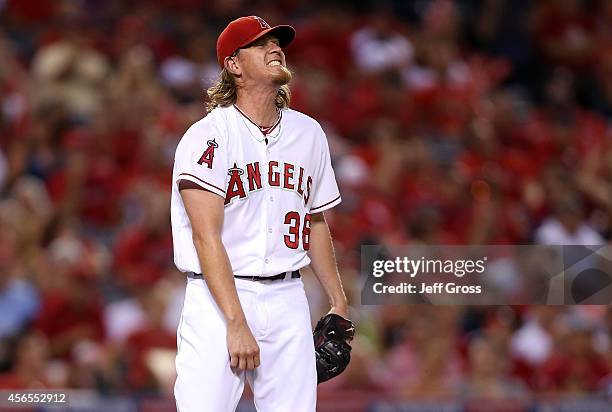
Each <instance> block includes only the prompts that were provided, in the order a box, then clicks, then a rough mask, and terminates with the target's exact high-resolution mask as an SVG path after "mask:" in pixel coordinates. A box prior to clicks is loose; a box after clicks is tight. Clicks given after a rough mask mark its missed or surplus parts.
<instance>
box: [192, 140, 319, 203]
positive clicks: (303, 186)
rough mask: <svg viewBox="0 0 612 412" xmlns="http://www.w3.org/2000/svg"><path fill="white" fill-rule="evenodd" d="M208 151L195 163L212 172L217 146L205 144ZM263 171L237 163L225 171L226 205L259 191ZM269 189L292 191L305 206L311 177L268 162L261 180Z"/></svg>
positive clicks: (300, 169) (256, 164)
mask: <svg viewBox="0 0 612 412" xmlns="http://www.w3.org/2000/svg"><path fill="white" fill-rule="evenodd" d="M207 144H208V147H207V148H206V150H205V151H204V153H203V154H202V156H201V157H200V160H198V162H197V163H198V164H199V165H206V167H208V168H209V169H212V165H213V160H214V156H215V149H216V148H218V147H219V144H218V143H217V142H216V141H215V140H214V139H213V140H208V141H207ZM261 170H262V167H261V166H260V163H259V162H252V163H247V164H246V165H245V166H244V167H242V168H241V167H238V165H237V164H236V162H234V164H233V166H232V167H231V168H229V169H228V171H227V174H228V175H229V182H228V184H227V191H226V194H225V204H226V205H227V204H229V203H231V202H232V201H233V200H234V199H245V198H247V197H248V194H249V193H251V192H255V191H258V190H261V189H262V188H263V185H262V172H261ZM264 179H267V180H266V181H267V182H268V185H269V186H270V187H272V188H273V187H278V188H282V189H286V190H290V191H294V192H295V194H296V195H297V196H299V197H300V198H302V199H303V201H304V205H306V204H307V203H308V200H309V199H310V192H311V189H312V176H310V175H308V174H307V173H306V170H305V169H304V168H303V167H302V166H296V165H293V164H291V163H287V162H278V161H276V160H270V161H269V162H268V165H267V173H266V176H264Z"/></svg>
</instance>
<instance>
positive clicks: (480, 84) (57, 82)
mask: <svg viewBox="0 0 612 412" xmlns="http://www.w3.org/2000/svg"><path fill="white" fill-rule="evenodd" d="M248 14H257V15H259V16H262V17H263V18H264V19H266V20H267V21H268V22H269V23H270V24H280V23H289V24H292V25H294V26H295V28H296V30H297V33H298V35H297V38H296V40H295V41H294V43H292V44H291V45H290V46H289V47H288V48H287V49H286V55H287V59H288V63H289V65H290V67H291V69H292V71H293V72H294V73H295V76H294V81H293V82H292V85H291V88H292V92H293V100H292V107H293V108H294V109H297V110H300V111H303V112H305V113H307V114H309V115H311V116H312V117H314V118H315V119H317V120H318V121H319V122H320V123H321V124H322V126H323V127H324V129H325V131H326V133H327V136H328V139H329V143H330V148H331V152H332V157H333V162H334V168H335V171H336V176H337V179H338V182H339V184H340V187H341V193H342V197H343V203H342V204H341V205H340V206H338V207H337V208H335V209H333V210H332V211H330V212H329V213H328V216H327V217H328V221H329V223H330V226H331V229H332V233H333V235H334V239H335V245H336V249H337V255H338V260H339V265H340V269H341V273H342V275H343V279H344V282H345V284H346V287H347V290H348V293H349V295H350V299H351V301H352V302H353V303H354V309H355V313H354V316H355V317H356V320H357V322H358V325H359V336H358V339H357V340H356V341H355V345H354V346H355V350H354V360H353V363H352V364H351V366H350V367H349V369H348V371H347V373H346V374H344V375H342V376H341V377H340V378H338V379H336V380H334V381H331V382H329V383H328V384H326V385H324V386H322V387H321V390H322V391H325V390H327V389H330V390H331V389H333V390H338V389H339V388H344V389H356V388H358V389H363V390H365V389H371V390H372V391H375V392H377V393H384V394H387V395H389V396H391V397H397V398H435V399H444V398H449V399H450V398H458V397H459V398H478V397H489V398H503V399H505V398H520V399H530V398H531V397H533V396H555V395H560V394H584V393H604V392H605V391H608V393H609V394H612V389H610V388H612V384H611V382H612V340H611V338H610V334H611V332H612V310H610V309H608V308H607V307H603V306H602V307H598V306H581V307H578V306H576V307H540V306H521V307H502V306H500V307H432V306H379V307H359V305H358V302H359V293H360V291H359V287H360V284H361V283H360V275H359V261H360V255H359V250H360V249H359V248H360V246H361V245H363V244H394V245H397V244H406V245H410V244H442V245H444V244H458V245H460V244H481V245H484V244H532V243H538V244H563V245H568V244H569V245H571V244H605V243H608V242H610V239H611V237H612V140H611V138H612V128H611V124H612V123H611V121H612V1H610V0H534V1H528V0H514V1H510V0H456V1H450V0H431V1H425V0H415V1H400V0H386V1H380V0H379V1H376V2H374V1H371V2H365V1H364V2H351V1H338V0H333V1H330V0H328V1H318V2H317V1H314V2H313V1H307V0H268V1H266V0H261V1H256V2H251V1H246V0H231V1H230V0H213V1H209V2H202V1H199V0H148V1H145V0H141V1H128V0H59V1H55V0H3V1H0V228H1V230H0V313H2V315H1V316H0V388H31V387H49V388H65V387H69V388H93V389H96V390H97V391H99V392H100V393H102V394H117V393H119V394H124V393H138V394H160V393H162V394H167V393H170V392H169V391H170V390H171V389H170V388H171V386H172V383H173V373H174V371H173V368H174V364H173V362H174V353H175V342H176V340H175V333H176V324H177V319H178V316H179V314H180V310H181V305H182V293H183V288H184V283H185V280H184V277H183V276H181V275H180V274H179V273H178V272H177V271H176V269H175V268H174V265H173V262H172V261H173V256H172V238H171V232H170V225H169V193H170V183H171V182H170V180H171V170H172V163H173V154H174V149H175V147H176V144H177V142H178V140H179V139H180V137H181V136H182V134H183V133H184V131H185V130H186V129H187V127H188V126H189V125H190V124H192V123H193V122H195V121H197V120H198V119H200V118H201V117H203V116H204V115H205V110H204V97H205V93H204V90H205V89H206V87H207V86H209V85H210V84H211V82H212V81H214V79H215V78H216V76H217V75H218V66H217V64H216V57H215V42H216V36H217V35H218V33H219V32H220V31H221V30H222V28H223V27H224V26H225V25H226V24H227V23H228V22H229V21H230V20H232V19H234V18H236V17H238V16H241V15H248ZM306 282H307V284H308V286H309V289H308V290H309V294H310V302H311V309H312V312H313V317H314V318H316V317H318V315H320V314H321V313H322V312H324V311H325V310H326V306H325V304H326V302H325V301H324V297H323V296H321V291H320V288H317V287H316V286H314V287H312V283H313V280H312V277H307V278H306Z"/></svg>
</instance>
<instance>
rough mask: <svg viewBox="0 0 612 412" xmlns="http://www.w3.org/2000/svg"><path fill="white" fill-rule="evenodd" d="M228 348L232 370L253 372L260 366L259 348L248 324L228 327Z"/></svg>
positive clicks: (243, 323)
mask: <svg viewBox="0 0 612 412" xmlns="http://www.w3.org/2000/svg"><path fill="white" fill-rule="evenodd" d="M227 348H228V350H229V355H230V366H231V367H232V368H237V369H240V370H253V369H255V368H256V367H258V366H259V362H260V359H259V346H258V345H257V342H256V341H255V338H254V337H253V334H252V333H251V329H249V326H248V325H247V323H246V322H239V323H237V324H232V323H230V324H228V325H227Z"/></svg>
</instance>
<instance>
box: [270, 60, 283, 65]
mask: <svg viewBox="0 0 612 412" xmlns="http://www.w3.org/2000/svg"><path fill="white" fill-rule="evenodd" d="M282 65H283V63H282V62H281V61H280V60H270V61H269V62H268V66H282Z"/></svg>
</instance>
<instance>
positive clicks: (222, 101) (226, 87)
mask: <svg viewBox="0 0 612 412" xmlns="http://www.w3.org/2000/svg"><path fill="white" fill-rule="evenodd" d="M206 94H207V95H208V101H207V102H206V112H207V113H210V112H211V111H212V110H213V109H214V108H216V107H227V106H230V105H232V104H234V103H236V99H237V98H238V89H237V86H236V81H235V80H234V76H233V75H232V74H231V73H230V72H229V71H228V70H227V69H226V68H223V70H222V71H221V74H220V75H219V78H218V79H217V81H216V82H215V84H213V85H212V86H211V87H209V88H208V90H206ZM275 100H276V107H278V108H279V109H286V108H288V107H289V105H290V104H291V90H290V89H289V86H288V85H286V84H285V85H282V86H280V87H279V89H278V93H277V94H276V99H275Z"/></svg>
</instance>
